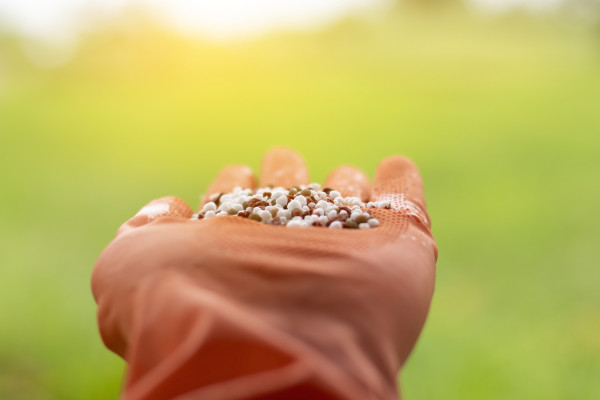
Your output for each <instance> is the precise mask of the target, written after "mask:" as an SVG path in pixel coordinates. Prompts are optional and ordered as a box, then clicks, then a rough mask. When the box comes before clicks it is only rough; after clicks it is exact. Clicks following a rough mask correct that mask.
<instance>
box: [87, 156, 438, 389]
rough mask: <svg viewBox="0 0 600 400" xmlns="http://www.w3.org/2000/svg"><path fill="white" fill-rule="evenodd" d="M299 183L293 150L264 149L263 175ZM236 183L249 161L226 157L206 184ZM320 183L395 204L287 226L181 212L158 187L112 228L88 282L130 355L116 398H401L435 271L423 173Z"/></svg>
mask: <svg viewBox="0 0 600 400" xmlns="http://www.w3.org/2000/svg"><path fill="white" fill-rule="evenodd" d="M307 183H309V182H308V173H307V170H306V166H305V164H304V162H303V160H302V159H301V158H300V157H299V156H298V155H297V154H296V153H293V152H291V151H289V150H285V149H275V150H273V151H271V152H270V153H268V154H267V155H266V156H265V158H264V159H263V166H262V174H261V186H264V185H267V184H273V185H277V186H284V187H289V186H292V185H298V184H307ZM235 186H241V187H254V186H255V182H254V178H253V176H252V172H251V171H250V169H249V168H247V167H243V166H230V167H227V168H225V169H224V170H223V171H222V172H221V173H220V174H219V176H218V177H217V179H216V180H215V182H214V183H213V184H212V185H211V186H210V188H209V189H208V191H207V195H210V194H212V193H216V192H227V191H231V190H232V189H233V188H234V187H235ZM325 186H329V187H333V188H335V189H336V190H339V191H340V192H341V193H342V195H344V196H357V197H361V198H362V199H363V200H372V201H381V200H387V201H389V202H390V204H391V206H392V209H390V210H381V209H376V210H373V211H372V214H373V215H374V216H375V217H376V218H377V219H378V220H379V221H380V225H379V226H378V227H377V228H373V229H367V230H351V229H343V230H342V229H327V228H316V227H315V228H287V227H283V226H271V225H265V224H261V223H259V222H256V221H252V220H249V219H244V218H239V217H234V216H231V217H229V216H227V217H217V218H211V219H205V220H190V217H191V216H192V214H193V211H192V209H191V208H190V207H189V206H188V205H187V204H186V203H185V202H184V201H183V200H181V199H178V198H175V197H165V198H161V199H157V200H154V201H153V202H151V203H150V204H148V205H147V206H146V207H144V208H143V209H142V210H141V211H140V212H139V213H138V214H137V215H136V216H134V217H133V218H131V219H130V220H129V221H127V222H126V223H125V224H124V225H123V226H122V227H121V228H120V229H119V233H118V234H117V237H116V238H115V239H114V240H113V241H112V242H111V243H110V244H109V246H108V247H107V248H106V249H105V250H104V252H103V253H102V255H101V256H100V258H99V260H98V262H97V264H96V266H95V268H94V272H93V277H92V290H93V294H94V298H95V299H96V302H97V303H98V323H99V327H100V333H101V335H102V339H103V340H104V343H105V344H106V346H107V347H108V348H110V349H111V350H112V351H114V352H115V353H117V354H119V355H120V356H122V357H123V358H124V359H125V360H126V361H127V363H128V370H127V375H126V381H125V384H124V391H123V398H125V399H131V400H133V399H136V400H138V399H144V400H149V399H172V398H177V399H180V400H184V399H185V400H190V399H203V400H204V399H209V400H217V399H218V400H241V399H356V400H365V399H386V400H387V399H396V398H398V393H397V383H396V379H397V373H398V371H399V370H400V368H401V367H402V365H403V363H404V362H405V360H406V358H407V357H408V355H409V353H410V351H411V349H412V348H413V346H414V344H415V342H416V340H417V337H418V335H419V333H420V331H421V329H422V327H423V324H424V322H425V318H426V315H427V311H428V308H429V304H430V300H431V296H432V294H433V286H434V278H435V260H436V258H437V247H436V245H435V242H434V240H433V238H432V236H431V233H430V224H429V218H428V216H427V214H426V212H425V204H424V198H423V189H422V184H421V179H420V177H419V174H418V172H417V169H416V167H415V166H414V164H412V162H410V161H409V160H407V159H406V158H403V157H397V156H396V157H390V158H388V159H385V160H384V161H382V162H381V163H380V165H379V167H378V169H377V173H376V176H375V179H374V183H373V187H372V189H371V188H370V184H369V181H368V178H367V177H366V176H365V175H364V173H362V172H361V171H359V170H357V169H355V168H352V167H341V168H339V169H337V170H335V171H334V172H332V173H331V174H330V175H329V177H328V178H327V180H326V182H325Z"/></svg>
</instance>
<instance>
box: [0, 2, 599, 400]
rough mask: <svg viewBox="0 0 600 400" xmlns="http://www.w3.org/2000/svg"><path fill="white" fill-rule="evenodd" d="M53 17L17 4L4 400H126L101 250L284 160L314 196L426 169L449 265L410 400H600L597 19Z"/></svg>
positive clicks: (407, 383)
mask: <svg viewBox="0 0 600 400" xmlns="http://www.w3.org/2000/svg"><path fill="white" fill-rule="evenodd" d="M49 3H50V2H49ZM212 3H215V4H212ZM44 4H45V3H44V2H36V1H30V0H23V1H19V2H15V1H4V0H2V1H0V163H1V168H0V185H1V186H0V206H1V209H2V212H1V213H0V215H1V217H0V223H1V225H0V398H1V399H14V400H25V399H27V400H32V399H41V400H43V399H90V400H93V399H110V398H116V397H117V396H118V393H119V389H120V384H121V379H122V377H123V370H124V364H123V362H122V361H121V360H120V359H119V358H118V357H116V356H115V355H113V354H112V353H110V352H109V351H108V350H106V349H105V348H104V347H103V345H102V342H101V340H100V337H99V335H98V333H97V328H96V323H95V304H94V302H93V299H92V296H91V292H90V288H89V280H90V275H91V270H92V268H93V265H94V262H95V260H96V258H97V257H98V255H99V253H100V252H101V251H102V249H103V248H104V246H105V245H106V244H107V243H108V242H109V241H110V240H111V239H112V237H113V235H114V233H115V231H116V229H117V227H118V226H119V225H120V224H121V223H122V222H123V221H124V220H126V219H127V218H128V217H130V216H131V215H133V214H134V213H135V212H136V211H137V210H138V209H139V208H140V207H141V206H143V205H144V204H145V203H146V202H148V201H149V200H150V199H152V198H156V197H160V196H163V195H177V196H180V197H182V198H184V199H185V200H187V201H188V202H189V203H190V204H192V205H194V206H195V205H196V204H197V202H198V199H199V195H200V194H201V193H202V191H203V190H204V188H206V186H207V184H208V183H209V181H210V180H211V178H212V177H213V176H214V175H215V174H216V173H217V172H218V170H219V169H220V168H221V167H222V166H224V165H226V164H228V163H246V164H248V165H250V166H252V167H253V168H255V170H257V169H258V167H259V165H260V157H261V155H262V154H263V153H264V152H265V151H266V150H267V149H268V148H269V147H271V146H273V145H286V146H290V147H293V148H295V149H297V150H298V151H300V152H301V153H302V154H303V155H304V156H305V158H306V160H307V162H308V164H309V166H310V169H311V173H312V178H313V180H315V181H322V180H323V179H324V177H325V176H326V174H327V172H328V171H329V170H331V169H332V168H334V167H336V166H338V165H340V164H344V163H350V164H354V165H356V166H359V167H361V168H363V169H364V170H365V171H366V172H367V173H368V174H370V175H371V176H372V175H373V173H374V171H375V168H376V165H377V163H378V161H379V160H380V159H382V158H383V157H385V156H388V155H391V154H396V153H401V154H406V155H408V156H409V157H411V158H412V159H413V160H415V162H416V163H417V164H418V165H419V167H420V169H421V172H422V174H423V177H424V180H425V184H426V193H427V200H428V206H429V211H430V214H431V217H432V220H433V232H434V235H435V237H436V239H437V241H438V243H439V248H440V258H439V262H438V278H437V289H436V293H435V296H434V299H433V304H432V308H431V313H430V317H429V320H428V322H427V324H426V326H425V329H424V332H423V335H422V337H421V339H420V342H419V343H418V345H417V347H416V349H415V351H414V353H413V354H412V356H411V358H410V360H409V362H408V364H407V365H406V368H405V369H404V371H403V372H402V374H401V376H399V382H400V381H402V387H403V392H404V395H405V398H406V399H409V400H411V399H445V400H453V399H456V400H459V399H460V400H465V399H488V400H495V399H532V400H533V399H544V400H553V399H580V400H586V399H589V400H592V399H600V261H599V260H600V254H599V253H600V252H599V250H598V249H599V247H600V229H599V227H598V226H599V223H600V213H599V212H598V205H600V25H599V23H598V21H599V19H598V17H600V7H599V5H600V4H599V3H598V2H597V1H596V0H562V1H561V0H555V1H550V0H539V1H536V0H506V1H503V0H472V1H469V2H461V1H459V0H405V1H403V2H396V1H368V0H365V1H361V0H355V1H350V0H348V1H343V0H339V1H336V0H327V1H326V0H322V1H308V0H307V1H303V2H281V1H279V2H277V1H270V0H260V1H259V0H252V1H234V0H227V1H225V0H223V1H219V2H216V1H213V2H210V1H204V0H202V1H198V2H191V1H188V2H186V1H172V2H158V1H152V0H146V1H144V0H139V1H136V2H127V1H125V0H111V1H108V2H102V3H101V2H99V1H93V0H87V1H86V0H69V1H67V0H56V1H55V2H52V5H51V6H50V5H49V4H46V5H44Z"/></svg>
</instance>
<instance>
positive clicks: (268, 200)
mask: <svg viewBox="0 0 600 400" xmlns="http://www.w3.org/2000/svg"><path fill="white" fill-rule="evenodd" d="M209 200H210V201H209V202H208V203H206V204H205V205H204V207H202V211H200V212H199V213H198V214H197V216H196V215H194V219H196V218H197V219H204V218H213V217H215V216H226V215H230V216H238V217H242V218H249V219H253V220H255V221H257V222H262V223H265V224H270V225H284V226H290V227H294V226H296V227H309V226H322V227H329V228H332V229H342V228H348V229H369V228H374V227H376V226H378V225H379V221H378V220H377V219H375V218H374V217H373V216H372V215H371V214H370V213H369V211H368V209H369V208H390V204H389V202H387V201H381V202H378V201H375V202H369V203H363V202H362V201H361V200H360V199H359V198H357V197H342V195H341V194H340V193H339V192H338V191H336V190H332V189H329V188H325V189H322V190H321V186H320V185H319V184H318V183H311V184H310V185H307V186H294V187H292V188H291V189H285V188H282V187H276V188H272V187H265V188H260V189H258V190H256V191H252V190H250V189H242V188H239V187H238V188H235V189H234V190H233V192H231V193H218V194H215V195H213V196H211V198H210V199H209Z"/></svg>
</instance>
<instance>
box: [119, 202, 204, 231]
mask: <svg viewBox="0 0 600 400" xmlns="http://www.w3.org/2000/svg"><path fill="white" fill-rule="evenodd" d="M193 213H194V211H193V210H192V208H191V207H190V206H189V205H188V204H187V203H186V202H185V201H183V200H182V199H180V198H179V197H174V196H168V197H161V198H160V199H156V200H152V201H151V202H150V203H148V204H147V205H145V206H144V207H143V208H142V209H141V210H140V211H138V213H137V214H135V215H134V216H133V217H132V218H130V219H129V220H128V221H127V222H125V223H124V224H123V225H121V227H120V228H119V230H118V231H117V236H118V235H120V234H122V233H123V232H126V231H128V230H131V229H134V228H137V227H140V226H142V225H146V224H147V223H148V222H151V221H154V220H155V219H157V218H159V217H164V216H170V217H181V218H191V217H192V214H193Z"/></svg>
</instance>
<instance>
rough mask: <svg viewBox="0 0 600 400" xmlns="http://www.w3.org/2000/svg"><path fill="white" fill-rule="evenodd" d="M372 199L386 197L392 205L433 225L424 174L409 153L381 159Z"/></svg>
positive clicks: (428, 224)
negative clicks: (420, 172)
mask: <svg viewBox="0 0 600 400" xmlns="http://www.w3.org/2000/svg"><path fill="white" fill-rule="evenodd" d="M371 201H387V202H389V203H390V206H391V208H392V209H394V210H401V211H403V212H405V213H406V214H408V215H411V216H413V217H414V218H416V219H417V221H419V222H421V223H423V224H425V225H426V226H427V227H428V228H430V227H431V223H430V220H429V216H428V215H427V211H426V207H425V194H424V191H423V181H422V180H421V175H420V174H419V170H418V169H417V167H416V165H415V164H414V163H413V162H412V161H411V160H409V159H408V158H406V157H403V156H392V157H388V158H386V159H384V160H383V161H381V162H380V163H379V165H378V166H377V171H376V172H375V179H374V181H373V191H372V196H371Z"/></svg>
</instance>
